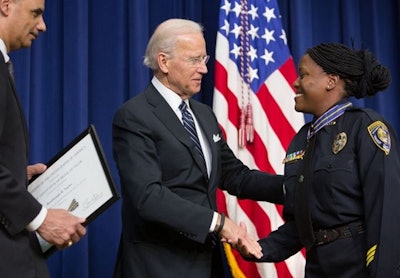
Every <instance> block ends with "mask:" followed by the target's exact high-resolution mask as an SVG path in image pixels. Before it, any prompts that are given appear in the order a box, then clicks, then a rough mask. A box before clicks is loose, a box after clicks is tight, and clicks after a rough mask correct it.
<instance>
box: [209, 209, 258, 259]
mask: <svg viewBox="0 0 400 278" xmlns="http://www.w3.org/2000/svg"><path fill="white" fill-rule="evenodd" d="M215 232H216V233H217V234H218V235H219V237H220V238H221V241H222V242H226V243H229V245H230V246H231V247H232V248H234V249H236V250H237V251H238V252H239V253H240V254H241V255H242V257H244V258H247V259H251V258H256V259H260V258H261V257H262V255H263V253H262V248H261V246H260V244H259V243H258V242H257V241H256V240H255V239H254V238H253V237H251V236H250V235H249V234H248V233H247V227H246V225H245V224H244V223H243V222H240V223H239V225H237V224H236V223H235V222H233V221H232V220H231V219H229V218H227V217H226V216H225V215H224V214H219V215H218V220H217V225H216V227H215Z"/></svg>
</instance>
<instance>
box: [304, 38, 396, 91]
mask: <svg viewBox="0 0 400 278" xmlns="http://www.w3.org/2000/svg"><path fill="white" fill-rule="evenodd" d="M306 53H307V54H308V55H310V57H311V59H313V60H314V62H316V63H317V64H318V65H319V66H320V67H321V68H322V69H323V70H324V71H325V72H326V73H328V74H337V75H338V76H339V77H340V78H341V79H343V80H344V82H345V90H346V92H347V94H348V95H349V96H354V97H356V98H363V97H366V96H373V95H375V94H376V93H377V92H379V91H382V90H385V89H386V88H387V87H388V86H389V84H390V82H391V76H390V71H389V69H388V68H387V67H385V66H383V65H382V64H381V63H380V62H379V61H378V60H377V59H376V57H375V56H374V55H373V54H372V53H371V52H369V51H368V50H353V49H350V48H349V47H347V46H346V45H344V44H339V43H322V44H319V45H317V46H314V47H312V48H309V49H307V51H306Z"/></svg>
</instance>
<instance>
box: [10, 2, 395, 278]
mask: <svg viewBox="0 0 400 278" xmlns="http://www.w3.org/2000/svg"><path fill="white" fill-rule="evenodd" d="M46 2H47V3H46V11H45V20H46V23H47V32H46V33H45V34H42V35H41V36H40V37H39V39H38V40H37V41H35V42H34V44H33V47H32V48H30V49H24V50H19V51H17V52H14V53H12V54H11V56H12V58H13V61H14V64H15V72H16V82H17V87H18V90H19V93H20V96H21V100H22V103H23V106H24V109H25V113H26V117H27V119H28V124H29V129H30V142H31V154H30V155H31V156H30V158H31V159H30V161H31V163H35V162H46V161H48V160H49V159H50V158H51V157H52V156H53V155H54V154H56V153H57V152H58V151H60V150H61V149H62V148H63V147H64V146H65V145H66V144H67V143H68V142H70V140H72V139H73V138H74V137H75V136H76V135H78V134H79V133H80V132H81V131H82V130H84V129H85V128H86V127H87V126H88V125H89V124H90V123H92V124H94V125H95V126H96V129H97V131H98V133H99V137H100V140H101V142H102V144H103V148H104V151H105V153H106V156H107V159H108V163H109V165H110V168H111V170H112V173H113V177H114V180H115V182H116V184H117V188H118V191H119V178H118V175H117V171H116V167H115V164H114V160H113V158H112V139H111V122H112V118H113V115H114V113H115V111H116V110H117V108H118V107H119V106H120V105H121V104H122V103H123V102H125V101H126V100H128V99H129V98H130V97H132V96H135V95H137V94H138V93H139V92H141V91H142V90H143V89H144V87H145V86H146V85H147V83H148V82H149V79H150V76H151V74H150V72H149V71H148V70H147V68H145V67H144V66H143V65H142V57H143V55H144V51H145V46H146V43H147V41H148V39H149V36H150V34H151V33H152V31H153V30H154V28H155V27H156V26H157V25H158V24H159V23H160V22H162V21H163V20H165V19H167V18H171V17H180V18H188V19H192V20H195V21H198V22H201V23H202V24H203V25H204V26H205V36H206V40H207V43H208V45H207V50H208V52H209V54H210V55H211V57H212V58H211V61H210V63H209V73H208V75H207V76H206V77H205V79H204V84H203V90H202V92H201V93H200V94H199V95H198V96H196V98H198V99H199V100H201V101H203V102H204V103H206V104H208V105H212V98H213V97H212V94H213V78H214V77H213V75H214V70H213V67H214V59H213V56H214V52H215V36H216V32H217V27H218V26H217V24H218V9H219V4H220V3H219V0H203V1H199V0H147V1H142V0H114V1H106V0H87V1H81V0H58V1H54V0H48V1H46ZM278 3H279V6H280V12H281V15H282V21H283V24H284V26H285V29H286V31H287V35H288V43H289V47H290V49H291V51H292V54H293V57H294V60H295V62H296V63H297V62H298V60H299V58H300V57H301V55H302V53H303V52H304V51H305V50H306V49H307V48H308V47H310V46H313V45H315V44H318V43H320V42H325V41H337V42H343V43H346V44H354V45H355V46H357V47H366V48H368V49H370V50H371V51H373V52H374V53H376V55H377V57H378V58H379V59H380V61H381V62H382V63H384V64H386V65H387V66H389V68H390V69H391V72H392V75H393V82H392V84H391V86H390V88H389V89H388V90H386V91H385V92H384V93H380V94H378V96H377V97H375V98H373V99H368V100H363V101H358V104H360V105H365V106H368V107H372V108H374V109H376V110H377V111H379V112H380V113H381V114H383V115H384V116H385V117H386V118H387V120H388V121H389V122H390V123H392V125H393V126H394V127H395V128H396V130H397V131H398V132H399V131H400V117H399V114H400V109H398V108H397V104H398V103H400V95H399V94H398V92H399V91H400V84H399V80H398V76H399V73H400V60H399V57H398V49H400V42H399V33H400V28H399V27H400V4H399V1H397V0H350V1H349V0H341V1H340V0H324V1H320V0H296V1H294V0H293V1H290V0H278ZM120 231H121V220H120V201H119V202H118V203H116V204H114V205H113V206H112V207H111V208H110V209H109V210H107V211H106V212H105V213H104V214H102V215H101V216H99V217H98V218H97V219H96V220H95V221H94V222H92V223H91V224H90V226H89V227H88V234H87V236H86V237H85V238H84V239H83V240H81V241H80V242H79V243H78V244H76V245H74V246H73V247H71V248H69V249H67V250H65V251H62V252H57V253H55V254H53V255H52V256H51V257H50V258H49V259H48V265H49V267H50V271H51V275H52V277H57V278H58V277H60V278H64V277H65V278H70V277H74V278H86V277H91V278H97V277H99V278H102V277H111V276H112V271H113V266H114V262H115V256H116V252H117V247H118V241H119V235H120Z"/></svg>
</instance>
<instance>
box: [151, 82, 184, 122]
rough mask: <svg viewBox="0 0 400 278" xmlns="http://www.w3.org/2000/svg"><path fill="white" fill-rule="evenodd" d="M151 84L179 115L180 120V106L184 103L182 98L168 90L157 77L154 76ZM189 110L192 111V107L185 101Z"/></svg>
mask: <svg viewBox="0 0 400 278" xmlns="http://www.w3.org/2000/svg"><path fill="white" fill-rule="evenodd" d="M151 83H152V84H153V85H154V87H155V88H156V89H157V91H158V92H159V93H160V94H161V96H162V97H163V98H164V99H165V101H166V102H167V103H168V104H169V106H171V108H172V110H173V111H174V112H175V113H176V114H177V115H179V118H180V110H179V105H180V104H181V102H182V99H181V97H180V96H179V95H178V94H177V93H175V92H174V91H172V90H171V89H169V88H167V87H166V86H165V85H164V84H162V83H161V82H160V80H158V79H157V77H155V76H153V79H152V80H151ZM185 102H186V104H187V106H188V108H189V110H190V105H189V101H188V100H186V101H185Z"/></svg>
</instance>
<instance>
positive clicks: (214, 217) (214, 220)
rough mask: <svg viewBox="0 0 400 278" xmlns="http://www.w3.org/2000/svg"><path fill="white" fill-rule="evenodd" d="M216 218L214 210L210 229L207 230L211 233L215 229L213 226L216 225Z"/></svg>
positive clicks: (216, 213) (216, 214)
mask: <svg viewBox="0 0 400 278" xmlns="http://www.w3.org/2000/svg"><path fill="white" fill-rule="evenodd" d="M217 220H218V212H215V211H214V215H213V218H212V221H211V225H210V229H209V232H210V233H212V232H214V230H215V226H217Z"/></svg>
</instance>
